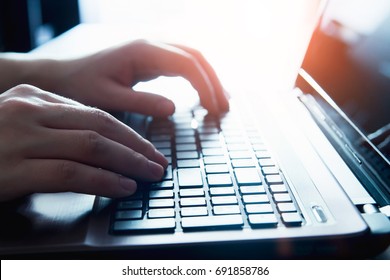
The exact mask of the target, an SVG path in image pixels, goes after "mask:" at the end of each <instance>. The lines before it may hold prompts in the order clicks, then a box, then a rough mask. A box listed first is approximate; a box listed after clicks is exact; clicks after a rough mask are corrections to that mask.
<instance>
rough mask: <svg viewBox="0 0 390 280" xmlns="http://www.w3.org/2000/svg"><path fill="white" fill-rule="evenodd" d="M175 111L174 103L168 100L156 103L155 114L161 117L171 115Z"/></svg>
mask: <svg viewBox="0 0 390 280" xmlns="http://www.w3.org/2000/svg"><path fill="white" fill-rule="evenodd" d="M174 113H175V104H174V103H173V102H172V101H171V100H169V99H166V100H163V101H161V102H158V103H157V104H156V115H158V116H161V117H167V116H171V115H173V114H174Z"/></svg>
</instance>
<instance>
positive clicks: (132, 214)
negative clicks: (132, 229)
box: [115, 210, 142, 220]
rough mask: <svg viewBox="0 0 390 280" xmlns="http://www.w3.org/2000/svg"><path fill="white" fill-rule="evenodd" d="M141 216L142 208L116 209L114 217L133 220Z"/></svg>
mask: <svg viewBox="0 0 390 280" xmlns="http://www.w3.org/2000/svg"><path fill="white" fill-rule="evenodd" d="M141 218H142V210H127V211H117V212H116V213H115V219H117V220H134V219H141Z"/></svg>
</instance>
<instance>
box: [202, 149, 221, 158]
mask: <svg viewBox="0 0 390 280" xmlns="http://www.w3.org/2000/svg"><path fill="white" fill-rule="evenodd" d="M202 154H203V156H221V155H223V154H224V152H223V150H222V149H221V148H206V149H202Z"/></svg>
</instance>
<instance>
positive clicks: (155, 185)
mask: <svg viewBox="0 0 390 280" xmlns="http://www.w3.org/2000/svg"><path fill="white" fill-rule="evenodd" d="M150 188H151V189H164V190H165V189H173V181H162V182H157V183H153V184H151V185H150Z"/></svg>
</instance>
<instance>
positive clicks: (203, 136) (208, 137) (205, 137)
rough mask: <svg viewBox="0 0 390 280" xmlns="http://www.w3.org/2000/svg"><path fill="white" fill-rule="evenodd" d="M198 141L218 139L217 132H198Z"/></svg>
mask: <svg viewBox="0 0 390 280" xmlns="http://www.w3.org/2000/svg"><path fill="white" fill-rule="evenodd" d="M199 139H200V141H219V134H200V135H199Z"/></svg>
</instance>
